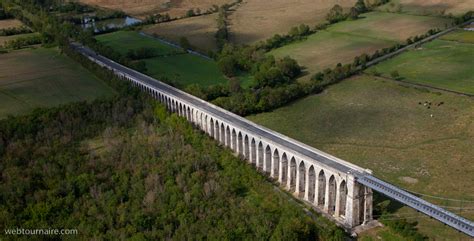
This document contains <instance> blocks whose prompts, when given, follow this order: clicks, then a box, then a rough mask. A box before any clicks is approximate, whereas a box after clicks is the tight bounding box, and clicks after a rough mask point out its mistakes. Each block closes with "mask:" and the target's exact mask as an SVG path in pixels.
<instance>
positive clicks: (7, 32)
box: [0, 26, 32, 36]
mask: <svg viewBox="0 0 474 241" xmlns="http://www.w3.org/2000/svg"><path fill="white" fill-rule="evenodd" d="M24 33H32V31H31V29H30V28H28V27H25V26H21V27H11V28H4V29H0V36H11V35H17V34H24Z"/></svg>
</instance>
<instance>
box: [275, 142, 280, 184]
mask: <svg viewBox="0 0 474 241" xmlns="http://www.w3.org/2000/svg"><path fill="white" fill-rule="evenodd" d="M279 171H280V155H279V153H278V149H276V148H275V151H274V152H273V178H275V179H277V180H278V177H279V176H280V174H279Z"/></svg>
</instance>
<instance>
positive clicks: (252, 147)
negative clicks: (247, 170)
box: [250, 138, 257, 164]
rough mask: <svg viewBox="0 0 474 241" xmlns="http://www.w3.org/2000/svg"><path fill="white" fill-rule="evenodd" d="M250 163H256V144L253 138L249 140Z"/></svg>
mask: <svg viewBox="0 0 474 241" xmlns="http://www.w3.org/2000/svg"><path fill="white" fill-rule="evenodd" d="M250 152H251V153H250V163H252V164H256V163H257V144H255V139H253V138H252V141H251V142H250Z"/></svg>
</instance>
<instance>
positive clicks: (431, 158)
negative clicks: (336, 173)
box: [248, 76, 474, 238]
mask: <svg viewBox="0 0 474 241" xmlns="http://www.w3.org/2000/svg"><path fill="white" fill-rule="evenodd" d="M424 102H431V103H432V104H431V106H425V105H424ZM420 103H421V104H420ZM440 103H443V104H441V105H440V106H438V105H439V104H440ZM428 107H430V108H429V109H428ZM248 118H249V119H250V120H252V121H255V122H256V123H259V124H262V125H263V126H266V127H268V128H271V129H273V130H275V131H278V132H281V133H283V134H285V135H288V136H290V137H292V138H295V139H297V140H300V141H302V142H304V143H306V144H309V145H311V146H314V147H316V148H318V149H321V150H323V151H326V152H328V153H330V154H333V155H335V156H337V157H340V158H342V159H345V160H347V161H350V162H352V163H355V164H357V165H360V166H362V167H364V168H369V169H372V170H373V171H374V174H375V175H376V176H378V177H380V178H382V179H384V180H387V181H389V182H391V183H394V184H396V185H398V186H401V187H403V188H406V189H408V190H413V191H416V192H420V193H425V194H431V195H435V196H442V197H449V198H455V199H469V200H474V186H472V185H471V184H472V183H474V176H473V175H472V173H474V165H472V163H473V162H474V149H473V148H472V146H474V100H473V99H472V98H469V97H462V96H458V95H455V94H436V93H431V92H427V91H422V90H418V89H414V88H412V87H404V86H400V85H398V84H397V83H395V82H393V81H389V80H384V79H374V77H370V76H359V77H355V78H351V79H348V80H345V81H343V82H341V83H339V84H337V85H334V86H332V87H330V88H329V89H327V90H326V91H325V92H323V93H322V94H320V95H312V96H309V97H307V98H304V99H301V100H299V101H296V102H294V103H292V104H290V105H287V106H285V107H282V108H279V109H277V110H275V111H273V112H270V113H262V114H259V115H255V116H249V117H248ZM424 198H426V197H424ZM426 199H427V200H429V201H432V202H434V203H437V204H441V205H444V206H459V205H460V203H459V202H449V203H445V202H441V203H440V202H439V200H437V199H429V198H426ZM469 205H471V208H474V204H473V203H467V204H466V203H464V204H463V206H464V207H466V206H469ZM453 211H455V210H453ZM399 212H400V213H403V212H406V213H408V214H410V215H412V216H413V215H416V212H413V211H412V210H409V209H408V208H402V209H401V210H400V211H399ZM463 215H466V216H468V217H470V218H474V212H470V213H463ZM410 221H414V220H410ZM420 222H421V224H422V225H420V229H421V230H422V231H423V232H424V233H426V234H430V236H432V237H438V238H439V237H457V236H456V233H455V232H454V231H453V230H452V229H450V228H446V227H444V226H443V225H441V224H439V223H437V222H434V221H430V220H429V219H427V218H425V217H424V216H422V217H420ZM430 230H436V232H435V233H430ZM450 235H454V236H450Z"/></svg>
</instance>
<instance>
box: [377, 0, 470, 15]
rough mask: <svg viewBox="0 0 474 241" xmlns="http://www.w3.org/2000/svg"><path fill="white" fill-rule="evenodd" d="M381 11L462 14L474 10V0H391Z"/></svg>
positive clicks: (419, 13)
mask: <svg viewBox="0 0 474 241" xmlns="http://www.w3.org/2000/svg"><path fill="white" fill-rule="evenodd" d="M379 9H380V10H381V11H397V10H400V11H401V12H405V13H410V14H418V15H440V14H454V15H461V14H463V13H466V12H467V11H470V10H474V0H424V1H420V0H391V1H390V3H388V4H385V5H384V6H381V7H379Z"/></svg>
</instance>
